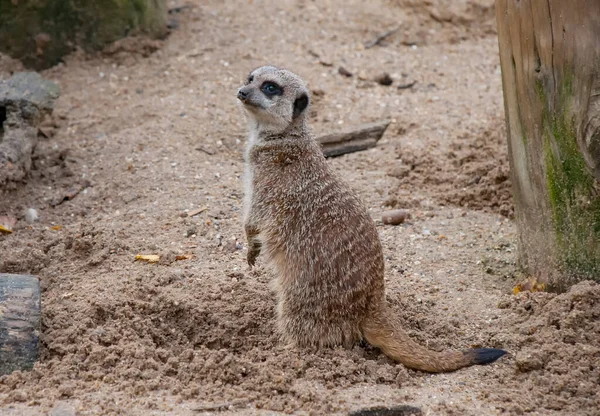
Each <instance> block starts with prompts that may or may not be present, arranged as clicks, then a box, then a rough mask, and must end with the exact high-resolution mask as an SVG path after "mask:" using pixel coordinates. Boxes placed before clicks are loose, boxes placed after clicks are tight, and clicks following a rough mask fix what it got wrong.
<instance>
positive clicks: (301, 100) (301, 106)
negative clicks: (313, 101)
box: [293, 94, 308, 118]
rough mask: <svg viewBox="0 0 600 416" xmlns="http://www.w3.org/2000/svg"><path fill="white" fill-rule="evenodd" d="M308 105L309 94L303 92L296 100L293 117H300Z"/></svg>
mask: <svg viewBox="0 0 600 416" xmlns="http://www.w3.org/2000/svg"><path fill="white" fill-rule="evenodd" d="M306 107H308V95H306V94H302V95H301V96H300V97H298V98H296V101H294V114H293V117H294V118H296V117H298V116H299V115H300V114H301V113H302V112H303V111H304V110H305V109H306Z"/></svg>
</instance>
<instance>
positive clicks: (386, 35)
mask: <svg viewBox="0 0 600 416" xmlns="http://www.w3.org/2000/svg"><path fill="white" fill-rule="evenodd" d="M398 30H400V27H396V28H394V29H391V30H388V31H387V32H383V33H380V34H379V35H377V36H376V37H375V39H373V40H371V41H369V42H367V43H365V49H371V48H372V47H373V46H377V45H379V44H380V43H381V42H383V41H384V40H385V39H387V38H389V37H390V36H392V35H393V34H395V33H396V32H397V31H398Z"/></svg>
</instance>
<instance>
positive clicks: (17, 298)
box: [0, 273, 40, 376]
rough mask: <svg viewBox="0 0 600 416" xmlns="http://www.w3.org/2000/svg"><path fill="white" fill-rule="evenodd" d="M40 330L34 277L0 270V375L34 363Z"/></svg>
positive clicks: (38, 287) (37, 284) (28, 366)
mask: <svg viewBox="0 0 600 416" xmlns="http://www.w3.org/2000/svg"><path fill="white" fill-rule="evenodd" d="M39 330H40V284H39V281H38V279H37V277H35V276H29V275H16V274H3V273H0V376H2V375H5V374H10V373H11V372H13V371H15V370H27V369H30V368H31V367H33V364H34V363H35V361H36V360H37V355H38V354H37V352H38V336H39Z"/></svg>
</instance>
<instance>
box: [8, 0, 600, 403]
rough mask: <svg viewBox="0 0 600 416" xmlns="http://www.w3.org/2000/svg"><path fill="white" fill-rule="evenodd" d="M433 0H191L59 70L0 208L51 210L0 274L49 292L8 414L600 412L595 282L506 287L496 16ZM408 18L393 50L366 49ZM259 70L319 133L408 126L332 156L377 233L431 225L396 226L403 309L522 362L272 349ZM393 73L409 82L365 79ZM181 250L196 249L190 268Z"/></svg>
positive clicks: (412, 323)
mask: <svg viewBox="0 0 600 416" xmlns="http://www.w3.org/2000/svg"><path fill="white" fill-rule="evenodd" d="M424 3H425V4H426V3H427V2H421V1H408V0H405V1H402V0H397V1H387V2H382V1H376V2H372V3H371V4H370V5H368V6H367V5H365V2H360V1H358V0H352V1H341V0H338V1H334V0H330V1H322V2H312V1H282V2H275V1H258V0H254V1H235V2H234V1H231V2H222V1H212V0H209V1H202V2H200V1H195V2H192V3H190V4H192V5H193V7H192V8H189V9H185V10H184V11H183V12H182V14H181V15H180V16H179V18H180V27H179V28H178V29H177V30H176V31H175V32H174V33H173V34H172V36H171V37H170V38H169V39H168V40H166V41H165V42H164V44H162V45H155V44H154V43H152V42H147V41H128V42H123V44H122V46H121V47H120V49H119V48H114V49H115V50H114V51H113V53H112V54H106V55H104V56H102V57H98V58H93V59H92V58H86V57H83V56H79V55H74V56H72V57H70V58H69V59H68V60H67V62H66V64H65V65H63V66H60V67H57V68H54V69H52V70H49V71H46V72H45V73H44V76H46V77H48V78H50V79H53V80H55V81H56V82H58V83H59V84H60V86H61V89H62V96H61V98H60V99H59V101H58V102H57V109H56V117H55V121H56V124H57V128H56V135H55V136H54V137H53V138H51V139H49V140H46V141H44V142H42V143H41V144H40V146H39V147H38V149H37V151H36V160H35V170H34V171H33V174H32V178H31V180H30V181H29V183H28V184H27V185H26V186H25V187H23V188H21V189H19V190H17V191H14V192H10V193H5V194H2V195H0V198H2V199H0V215H4V214H9V215H13V216H17V217H20V216H22V213H23V211H24V210H25V209H26V208H28V207H34V208H37V209H38V210H39V211H40V214H41V222H40V223H38V224H35V225H34V226H33V227H28V226H27V225H26V224H25V222H24V221H20V222H19V223H18V225H17V228H16V231H15V233H13V234H11V235H8V236H0V253H1V254H0V272H33V273H39V275H40V276H41V278H42V286H43V290H44V292H43V333H42V340H43V346H42V358H41V360H40V362H39V364H37V365H36V367H35V369H34V370H33V371H31V372H28V373H23V374H21V373H16V374H12V375H11V376H9V377H4V378H0V403H4V405H3V407H2V408H1V409H0V414H2V415H4V414H6V415H21V414H27V415H38V414H47V412H48V411H49V410H51V409H54V411H55V413H54V414H61V415H70V414H75V412H76V414H79V415H87V414H102V415H111V414H127V415H151V414H161V415H162V414H172V415H188V414H189V415H192V414H194V415H197V414H202V412H199V411H198V409H199V408H202V407H203V406H204V407H205V406H207V405H208V406H209V407H208V408H207V409H209V408H210V406H212V408H213V410H209V411H207V412H205V413H212V414H222V415H228V414H279V413H294V414H314V415H324V414H347V412H348V411H349V410H355V409H360V408H364V407H368V406H374V405H382V404H385V405H400V404H409V405H414V406H419V407H421V408H422V409H423V414H425V415H446V414H448V415H452V414H454V415H499V414H523V413H527V414H535V415H559V414H560V415H566V414H569V415H570V414H573V415H575V414H577V415H588V414H589V415H592V414H598V412H597V409H598V408H599V406H600V397H599V393H598V391H599V389H598V387H599V385H600V366H599V365H598V362H599V360H600V349H599V348H598V345H600V344H599V341H600V324H598V322H600V304H599V302H598V299H600V293H599V292H600V291H599V289H598V286H597V285H593V284H588V283H582V284H580V285H578V286H576V287H575V288H574V289H573V290H572V291H571V292H569V293H567V294H562V295H559V296H556V295H551V294H534V295H528V294H520V295H519V296H513V295H512V287H513V286H514V284H515V283H516V268H515V265H514V262H515V251H516V247H515V230H514V226H513V224H512V222H511V220H510V216H511V215H512V202H511V199H510V184H509V181H508V164H507V161H506V149H505V141H504V125H503V108H502V95H501V93H502V89H501V82H500V70H499V63H498V58H497V41H496V38H495V36H494V11H493V8H492V7H491V6H492V4H493V2H492V1H488V0H476V1H459V2H451V1H441V2H437V3H439V5H437V6H429V5H424V6H423V5H422V4H424ZM399 24H400V30H399V31H398V32H397V33H396V34H395V35H394V36H392V37H390V38H389V39H388V43H387V44H384V45H381V46H377V47H374V48H371V49H368V50H365V49H364V46H363V44H364V42H366V41H368V40H371V39H373V38H374V37H375V36H376V35H377V34H378V33H381V32H383V31H385V30H387V29H389V28H393V27H396V26H398V25H399ZM156 46H160V47H159V48H158V49H157V50H156V51H154V49H156ZM131 51H142V52H141V53H140V52H134V53H132V52H131ZM151 52H152V53H151ZM144 55H148V56H144ZM1 62H3V64H2V65H3V66H2V67H0V76H1V75H6V74H7V68H8V67H9V64H7V63H6V60H2V61H1ZM265 63H272V64H276V65H282V66H286V67H288V68H291V69H293V70H294V71H295V72H297V73H299V74H300V75H302V76H303V77H304V78H305V79H306V80H307V81H308V83H309V85H310V88H311V89H312V91H313V98H314V105H313V109H312V116H311V120H312V125H313V128H314V130H315V131H316V132H318V133H321V132H329V131H332V130H335V129H338V128H340V127H344V126H348V125H352V124H358V123H361V122H370V121H376V120H380V119H383V118H389V119H392V120H393V124H391V125H390V127H389V129H388V131H387V132H386V134H385V136H384V138H383V139H382V140H381V142H380V145H379V146H378V147H377V148H376V149H373V150H371V151H366V152H361V153H355V154H352V155H347V156H344V157H341V158H337V159H334V160H331V161H330V163H331V164H332V166H334V167H335V169H338V170H339V171H342V172H344V176H345V177H346V178H347V179H348V180H349V181H351V183H352V185H353V186H354V187H355V188H356V189H357V190H358V191H359V193H360V195H361V197H362V198H364V200H365V201H366V203H367V204H368V206H370V207H371V209H372V213H373V217H374V218H376V219H377V218H379V217H380V214H381V212H382V211H383V210H384V209H386V208H387V207H390V206H394V207H404V208H409V209H410V210H411V212H412V213H413V219H412V220H411V222H410V223H408V224H404V225H402V226H398V227H383V226H381V227H380V228H379V230H380V233H381V238H382V241H383V244H384V249H385V255H386V266H387V270H386V279H387V287H388V299H389V301H390V303H391V305H392V309H393V310H394V311H395V312H396V313H397V314H398V315H399V316H401V317H402V320H403V322H404V324H405V326H406V328H407V330H408V331H409V332H410V333H411V335H412V336H413V337H415V339H417V340H418V341H419V342H421V343H423V344H425V345H427V346H428V347H430V348H434V349H445V348H465V347H469V346H489V347H501V348H506V349H507V350H509V351H510V352H511V355H510V356H508V357H506V358H503V359H502V360H500V361H499V362H497V363H495V364H493V365H490V366H485V367H471V368H467V369H464V370H461V371H458V372H456V373H452V374H442V375H428V374H423V373H418V372H413V371H408V370H406V369H404V368H403V367H402V366H400V365H396V364H394V363H392V362H391V361H389V360H388V359H386V358H385V357H384V356H382V355H381V354H379V353H378V352H377V351H374V350H372V349H370V348H363V347H359V346H357V347H355V348H354V349H353V350H344V349H332V350H326V351H320V352H317V353H309V352H306V351H289V350H285V349H284V348H283V347H282V346H281V345H280V344H279V343H278V340H277V339H276V337H275V336H274V334H273V323H274V301H273V298H272V296H271V293H270V291H269V286H268V284H269V280H270V277H269V275H268V273H267V272H266V271H264V270H263V269H262V267H260V268H259V269H258V270H256V271H249V270H248V269H247V267H246V265H245V241H244V238H243V235H242V232H241V231H242V230H241V225H240V219H239V214H240V208H241V197H242V186H241V181H240V174H241V172H242V159H241V155H242V149H243V146H244V141H245V137H244V135H245V122H244V119H243V118H242V116H241V112H240V110H239V109H238V108H237V107H236V102H235V101H236V100H235V91H236V88H237V87H238V86H239V85H240V83H241V82H242V80H243V79H244V78H245V76H246V74H247V72H248V71H249V70H250V69H252V68H254V67H256V66H259V65H262V64H265ZM339 66H343V67H344V68H346V69H347V70H349V71H351V72H353V73H354V74H355V75H354V76H353V77H350V78H348V77H344V76H342V75H340V74H339V73H338V67H339ZM384 71H385V72H388V73H390V74H391V76H392V78H393V79H394V80H395V82H394V84H393V85H392V86H382V85H379V84H377V83H375V82H372V81H369V79H372V78H373V77H375V76H377V75H379V74H380V73H382V72H384ZM360 78H366V80H363V79H360ZM413 81H416V84H414V86H413V87H412V88H406V89H398V88H397V86H398V85H401V84H408V83H411V82H413ZM86 181H89V183H90V184H91V186H89V187H87V188H86V189H85V190H83V191H82V192H81V193H80V194H79V195H78V196H77V197H75V198H74V199H73V200H71V201H67V202H64V203H62V204H60V205H58V206H56V207H54V208H52V207H51V202H52V201H53V199H54V198H56V197H57V196H58V197H60V196H62V195H64V194H65V193H66V192H67V191H68V190H69V189H70V188H72V187H73V186H75V185H83V184H84V183H85V182H86ZM201 207H206V210H205V211H203V212H202V213H200V214H199V215H197V216H194V217H192V218H189V217H187V218H184V217H182V215H181V214H182V213H184V212H185V211H187V210H189V211H191V210H194V209H196V208H201ZM53 225H61V226H62V228H61V229H60V230H54V229H52V228H50V227H51V226H53ZM137 254H160V255H161V261H160V262H159V263H158V264H146V263H142V262H135V261H134V259H135V256H136V255H137ZM185 254H192V255H193V256H194V257H193V258H191V259H185V260H177V259H176V256H180V255H185ZM215 404H216V405H218V406H215ZM205 408H206V407H205ZM194 409H196V410H194ZM59 411H62V412H63V413H58V412H59Z"/></svg>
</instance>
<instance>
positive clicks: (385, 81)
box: [375, 72, 394, 86]
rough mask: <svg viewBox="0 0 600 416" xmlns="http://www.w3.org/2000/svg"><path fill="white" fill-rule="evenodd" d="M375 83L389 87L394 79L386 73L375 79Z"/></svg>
mask: <svg viewBox="0 0 600 416" xmlns="http://www.w3.org/2000/svg"><path fill="white" fill-rule="evenodd" d="M375 82H377V83H378V84H379V85H385V86H389V85H392V84H393V82H394V80H393V79H392V77H391V76H390V74H388V73H387V72H384V73H382V74H379V75H377V76H376V77H375Z"/></svg>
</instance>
